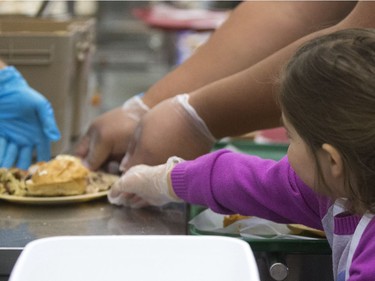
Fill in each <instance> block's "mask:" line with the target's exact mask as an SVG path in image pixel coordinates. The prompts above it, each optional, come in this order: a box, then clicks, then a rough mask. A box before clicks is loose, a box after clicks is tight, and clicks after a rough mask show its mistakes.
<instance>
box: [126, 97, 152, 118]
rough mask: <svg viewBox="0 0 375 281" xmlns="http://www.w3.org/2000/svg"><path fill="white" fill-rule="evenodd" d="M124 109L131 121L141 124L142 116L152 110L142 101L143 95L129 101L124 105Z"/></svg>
mask: <svg viewBox="0 0 375 281" xmlns="http://www.w3.org/2000/svg"><path fill="white" fill-rule="evenodd" d="M122 109H123V110H125V111H126V112H127V113H128V114H129V117H130V118H131V119H133V120H134V121H136V122H139V121H140V120H141V118H142V116H143V115H144V114H145V113H146V112H147V111H149V110H150V108H149V107H148V106H147V105H146V104H145V103H144V102H143V101H142V99H141V95H136V96H134V97H132V98H130V99H128V100H127V101H126V102H125V103H124V104H123V105H122Z"/></svg>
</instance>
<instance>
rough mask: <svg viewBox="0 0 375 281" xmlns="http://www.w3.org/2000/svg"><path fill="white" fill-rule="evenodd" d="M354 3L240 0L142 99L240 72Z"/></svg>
mask: <svg viewBox="0 0 375 281" xmlns="http://www.w3.org/2000/svg"><path fill="white" fill-rule="evenodd" d="M353 6H354V3H350V2H346V3H345V2H324V1H321V2H319V1H317V2H315V1H313V2H310V1H306V2H300V1H291V2H287V1H279V2H278V1H276V2H268V1H265V2H263V1H249V2H243V3H241V4H240V5H239V6H238V7H237V9H235V10H234V11H233V12H232V13H231V15H230V17H229V19H228V20H227V21H226V22H225V23H224V24H223V26H222V27H221V28H220V29H218V30H217V31H216V32H215V33H214V34H213V35H212V36H211V38H210V39H209V40H208V42H207V43H206V44H204V45H203V46H202V47H200V48H199V49H198V50H197V51H196V52H195V54H193V55H192V57H191V58H189V59H188V60H187V61H186V62H185V63H183V64H182V65H181V66H179V67H178V68H176V69H175V70H174V71H172V72H171V73H169V74H168V75H167V76H165V77H164V78H163V79H162V80H160V81H159V82H158V83H156V84H155V85H154V86H153V87H151V88H150V89H149V90H148V91H147V92H146V95H145V96H144V98H143V100H144V102H145V103H146V104H147V105H149V106H150V107H152V106H154V105H155V104H157V103H158V102H160V101H161V100H163V99H166V98H168V97H171V96H174V95H177V94H180V93H184V92H191V91H194V90H197V89H199V88H200V87H203V86H204V85H207V84H209V83H211V82H213V81H216V80H219V79H221V78H224V77H226V76H229V75H232V74H235V73H237V72H239V71H242V70H244V69H246V68H248V67H250V66H251V65H253V64H255V63H257V62H259V61H261V60H262V59H264V58H265V57H267V56H269V55H270V54H272V53H274V52H275V51H277V50H279V49H280V48H282V47H284V46H286V45H288V44H289V43H291V42H293V41H295V40H297V39H298V38H300V37H302V36H304V35H306V34H308V33H311V32H313V31H315V30H317V29H319V28H321V26H322V25H330V24H334V23H336V22H338V21H339V20H340V19H341V18H343V17H344V16H345V15H346V14H347V13H348V11H350V9H351V8H352V7H353Z"/></svg>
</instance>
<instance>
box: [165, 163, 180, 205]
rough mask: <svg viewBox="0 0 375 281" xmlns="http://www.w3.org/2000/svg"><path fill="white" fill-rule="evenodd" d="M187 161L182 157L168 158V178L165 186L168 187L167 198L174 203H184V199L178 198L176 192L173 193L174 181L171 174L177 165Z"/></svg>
mask: <svg viewBox="0 0 375 281" xmlns="http://www.w3.org/2000/svg"><path fill="white" fill-rule="evenodd" d="M184 161H185V160H184V159H182V158H180V157H177V156H172V157H169V158H168V161H167V163H166V164H167V165H166V168H167V173H166V174H167V176H166V177H165V179H164V180H165V181H166V182H164V183H163V184H164V185H165V186H168V189H167V190H168V194H167V197H168V198H169V199H170V200H171V201H173V202H183V200H182V199H180V198H179V197H177V195H176V194H175V192H174V191H173V186H172V181H171V172H172V170H173V168H174V166H176V165H177V164H179V163H182V162H184Z"/></svg>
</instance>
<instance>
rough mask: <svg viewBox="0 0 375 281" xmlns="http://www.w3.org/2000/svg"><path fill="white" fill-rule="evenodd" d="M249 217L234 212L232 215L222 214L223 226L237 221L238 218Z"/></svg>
mask: <svg viewBox="0 0 375 281" xmlns="http://www.w3.org/2000/svg"><path fill="white" fill-rule="evenodd" d="M248 218H251V217H250V216H242V215H240V214H234V215H227V216H224V221H223V226H224V227H227V226H228V225H231V224H232V223H234V222H236V221H239V220H244V219H248Z"/></svg>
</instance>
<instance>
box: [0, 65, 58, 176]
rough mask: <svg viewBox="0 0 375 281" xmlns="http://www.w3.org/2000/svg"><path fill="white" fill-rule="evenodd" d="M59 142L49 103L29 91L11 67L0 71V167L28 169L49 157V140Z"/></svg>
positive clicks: (25, 83)
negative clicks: (34, 153)
mask: <svg viewBox="0 0 375 281" xmlns="http://www.w3.org/2000/svg"><path fill="white" fill-rule="evenodd" d="M59 139H60V132H59V129H58V128H57V125H56V121H55V117H54V113H53V109H52V106H51V104H50V103H49V101H48V100H47V99H46V98H45V97H44V96H42V95H41V94H40V93H38V92H37V91H35V90H34V89H32V88H31V87H30V86H29V85H28V84H27V82H26V80H25V79H24V78H23V77H22V75H21V74H20V73H19V72H18V71H17V70H16V69H15V68H14V67H13V66H7V67H5V68H4V69H2V70H0V165H1V167H6V168H9V167H12V166H14V165H16V166H17V167H18V168H21V169H27V168H28V167H29V166H30V164H31V161H32V156H33V152H34V151H35V150H36V156H37V161H47V160H49V159H50V157H51V141H57V140H59Z"/></svg>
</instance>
